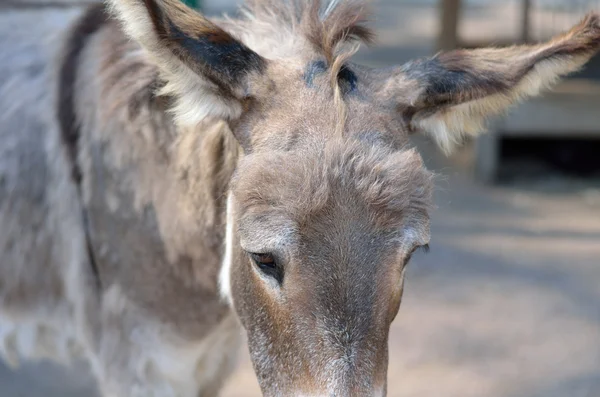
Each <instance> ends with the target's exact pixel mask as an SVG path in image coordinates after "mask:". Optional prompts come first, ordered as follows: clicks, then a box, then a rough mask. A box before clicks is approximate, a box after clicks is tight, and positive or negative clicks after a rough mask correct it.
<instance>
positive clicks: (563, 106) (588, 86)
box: [438, 0, 600, 183]
mask: <svg viewBox="0 0 600 397" xmlns="http://www.w3.org/2000/svg"><path fill="white" fill-rule="evenodd" d="M439 1H440V3H439V4H440V35H439V38H438V48H439V49H440V50H450V49H454V48H457V47H461V48H478V47H482V46H486V45H490V44H492V43H486V42H465V41H462V40H461V38H460V24H461V15H462V14H463V12H464V7H465V1H463V0H439ZM518 1H519V3H520V4H516V5H517V6H518V11H519V14H520V15H519V26H518V29H519V32H518V33H519V34H518V35H517V36H516V37H518V41H520V42H522V43H529V42H532V41H533V37H534V35H533V33H534V29H535V26H534V23H533V22H534V21H533V17H534V15H535V14H536V12H541V10H540V9H541V8H542V7H541V5H540V3H541V2H539V1H533V0H518ZM553 6H554V7H559V8H557V9H558V10H560V13H561V15H564V14H565V13H566V14H569V13H570V14H572V16H573V18H571V21H569V22H567V24H569V25H570V24H573V23H574V21H575V20H577V19H579V18H581V17H582V16H583V15H584V13H585V12H586V11H587V10H593V9H595V10H597V11H598V10H600V1H598V0H579V1H574V0H562V4H561V1H555V2H553ZM547 7H548V6H547ZM543 11H544V12H548V11H547V10H546V9H544V10H543ZM550 12H552V10H550ZM552 20H553V21H554V18H552ZM563 23H564V21H563ZM569 27H570V26H561V25H559V26H544V29H543V31H544V34H542V35H541V36H540V35H538V37H539V38H542V39H547V38H549V36H551V35H553V34H557V33H559V32H561V31H564V30H565V29H567V28H569ZM540 30H541V29H540ZM493 44H494V45H504V44H506V45H508V44H514V42H513V43H498V42H495V43H493ZM598 109H600V57H596V58H595V59H593V60H592V62H591V63H590V65H589V66H588V68H587V70H586V71H584V72H583V73H579V74H578V75H575V76H573V77H571V78H568V79H566V80H565V81H563V82H562V83H561V84H559V86H558V87H557V88H556V89H555V90H553V91H552V92H550V93H548V94H546V95H544V96H543V97H541V98H535V99H533V100H529V101H527V102H526V103H524V104H522V105H520V106H518V107H516V108H514V109H513V110H512V111H510V112H509V114H508V115H507V116H505V117H503V118H501V119H499V120H497V121H496V122H495V123H494V124H493V125H492V126H491V130H490V131H489V133H487V134H484V135H482V136H481V137H479V138H478V140H477V142H476V149H475V150H476V152H475V165H474V166H475V174H476V177H477V179H478V180H480V181H481V182H484V183H489V182H493V181H494V180H495V178H496V176H497V171H498V167H499V165H500V164H499V162H500V161H501V142H502V138H505V137H563V138H567V137H568V138H571V137H572V138H577V137H583V138H590V137H595V138H599V139H600V112H598Z"/></svg>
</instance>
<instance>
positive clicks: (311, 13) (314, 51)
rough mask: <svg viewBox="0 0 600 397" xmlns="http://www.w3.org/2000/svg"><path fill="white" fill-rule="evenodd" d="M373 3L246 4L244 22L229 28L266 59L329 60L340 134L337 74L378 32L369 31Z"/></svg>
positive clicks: (264, 0) (284, 0)
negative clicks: (362, 45) (367, 24)
mask: <svg viewBox="0 0 600 397" xmlns="http://www.w3.org/2000/svg"><path fill="white" fill-rule="evenodd" d="M369 5H370V1H369V0H246V3H245V6H243V7H242V8H241V10H240V11H241V18H240V19H235V20H233V19H230V18H226V19H225V20H224V21H222V25H223V27H224V28H225V29H227V30H228V31H230V32H231V33H232V34H234V35H236V36H238V37H239V38H240V39H241V40H242V41H244V43H245V44H246V45H248V46H249V47H250V48H252V49H253V50H254V51H256V52H257V53H259V54H260V55H262V56H263V57H265V58H268V59H286V60H294V59H296V60H300V61H308V60H315V59H319V58H321V59H323V58H324V60H325V61H326V63H327V66H328V70H329V75H330V81H331V87H332V89H333V93H334V101H335V102H336V107H337V109H338V120H339V122H338V123H337V127H336V129H337V130H338V132H339V133H340V134H341V133H342V130H343V127H344V124H345V122H344V120H345V118H346V107H345V104H344V102H343V99H342V94H341V88H340V86H339V84H338V82H339V78H338V75H339V73H340V71H341V70H342V68H343V66H344V63H345V62H346V60H348V59H349V58H350V57H351V56H352V55H353V54H354V53H355V52H356V50H357V49H358V47H359V45H360V44H361V43H366V44H370V43H372V42H373V40H374V38H375V34H374V32H373V31H372V30H371V29H370V28H369V27H368V26H366V23H367V22H368V20H369V17H370V15H371V11H370V7H369Z"/></svg>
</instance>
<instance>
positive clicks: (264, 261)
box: [250, 253, 283, 284]
mask: <svg viewBox="0 0 600 397" xmlns="http://www.w3.org/2000/svg"><path fill="white" fill-rule="evenodd" d="M250 257H251V258H252V260H253V261H254V263H256V266H257V267H258V268H259V269H260V271H261V272H262V273H263V274H265V275H267V276H270V277H273V278H274V279H275V280H277V282H279V283H280V284H281V282H282V281H283V270H282V269H281V267H280V266H278V265H277V261H276V260H275V258H274V257H273V255H272V254H254V253H250Z"/></svg>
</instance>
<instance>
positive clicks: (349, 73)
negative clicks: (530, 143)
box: [112, 0, 600, 396]
mask: <svg viewBox="0 0 600 397" xmlns="http://www.w3.org/2000/svg"><path fill="white" fill-rule="evenodd" d="M112 3H113V5H114V6H115V10H116V12H117V15H119V16H120V18H121V19H122V20H123V21H124V26H125V28H126V30H127V31H128V33H129V34H130V35H131V36H132V37H133V38H135V39H136V40H138V41H139V42H140V43H141V45H142V46H143V47H144V48H145V49H146V50H147V51H148V53H149V54H150V55H151V56H152V58H153V60H154V62H155V63H156V64H157V65H158V67H159V68H160V70H161V71H162V76H163V78H164V80H165V82H166V85H165V87H164V88H163V93H164V94H168V95H170V96H172V97H173V98H174V99H175V101H176V104H175V106H174V109H173V112H174V114H175V117H176V120H177V122H178V123H180V124H195V123H198V122H200V121H202V120H205V119H207V118H222V119H226V120H228V121H229V125H230V128H231V131H232V132H233V134H234V136H235V137H236V139H237V140H238V142H239V144H240V145H241V147H242V148H243V155H242V158H241V159H240V161H239V163H238V166H237V171H236V174H235V176H234V178H233V180H232V181H231V186H230V194H229V199H228V208H227V247H226V252H225V258H224V265H223V270H222V275H221V287H222V291H223V293H224V294H225V295H226V297H227V298H228V299H229V300H230V302H231V303H232V305H233V307H234V308H235V310H236V312H237V314H238V315H239V318H240V319H241V322H242V324H243V325H244V327H245V329H246V331H247V334H248V338H249V346H250V351H251V354H252V359H253V363H254V367H255V369H256V372H257V374H258V377H259V381H260V384H261V387H262V389H263V391H264V392H265V394H268V395H344V396H345V395H353V396H366V395H382V394H385V390H386V370H387V362H388V351H387V339H388V330H389V327H390V323H391V322H392V320H393V319H394V317H395V316H396V313H397V312H398V308H399V305H400V300H401V296H402V289H403V280H404V271H405V267H406V264H407V262H408V261H409V259H410V256H411V254H412V253H413V252H414V251H415V250H416V249H418V248H419V247H424V246H426V245H427V244H428V242H429V216H428V208H429V206H430V204H431V191H432V176H431V174H430V173H429V172H428V171H427V170H426V169H425V168H424V166H423V164H422V162H421V159H420V156H419V155H418V154H417V153H416V152H415V151H414V150H413V149H411V148H409V142H408V141H409V135H410V134H411V133H413V132H419V131H424V132H427V133H429V134H430V135H431V136H432V137H433V139H434V140H436V141H437V142H438V143H439V145H440V146H441V147H442V149H443V150H445V151H449V150H450V149H451V148H452V146H453V144H455V143H456V142H459V141H460V139H461V137H462V136H463V135H464V134H476V133H478V132H479V131H480V130H481V129H482V124H483V121H484V119H485V118H486V117H488V116H490V115H493V114H494V113H498V112H500V111H502V110H504V109H506V108H507V107H508V106H509V105H511V104H512V103H514V102H516V101H517V100H519V99H520V98H522V97H526V96H530V95H534V94H537V93H538V92H539V91H540V89H541V88H543V87H545V86H548V85H549V84H551V83H553V82H555V81H556V79H557V78H558V77H559V76H561V75H564V74H566V73H568V72H571V71H574V70H576V69H578V68H579V67H580V66H581V65H583V64H584V63H585V62H586V61H587V60H588V59H589V58H590V57H591V56H592V55H593V54H594V53H595V52H596V50H597V49H598V48H599V47H600V41H599V39H600V22H599V17H598V16H597V15H590V16H588V17H587V18H586V19H585V20H584V21H583V22H582V23H581V24H580V25H578V26H576V27H575V28H574V29H573V30H571V31H570V32H569V33H567V34H565V35H562V36H560V37H558V38H556V39H555V40H553V41H551V42H549V43H547V44H542V45H537V46H521V47H513V48H508V49H482V50H474V51H451V52H448V53H442V54H439V55H437V56H435V57H433V58H430V59H424V60H419V61H415V62H411V63H409V64H407V65H404V66H401V67H397V68H392V69H388V70H371V69H367V68H364V67H360V66H357V65H355V64H352V63H350V62H348V58H349V56H348V55H349V54H351V52H352V45H353V43H355V42H358V41H361V40H362V41H366V40H369V39H370V38H371V33H370V31H369V30H368V29H367V28H365V27H364V25H363V23H364V21H365V12H364V7H363V4H362V3H361V2H360V1H350V0H348V1H337V0H333V1H331V2H330V3H329V4H323V5H322V4H321V2H320V1H318V0H312V1H309V0H306V1H300V0H298V1H294V0H287V1H286V0H280V1H277V0H255V1H254V2H253V3H252V4H251V5H250V6H249V9H248V10H246V12H245V14H244V15H245V17H244V19H242V20H239V21H231V20H226V21H222V22H221V23H220V24H219V26H217V25H216V24H214V23H213V22H210V21H208V20H207V19H206V18H204V17H203V16H201V15H199V14H198V13H196V12H195V11H192V10H190V9H188V8H186V7H185V6H183V5H182V4H180V3H179V0H112Z"/></svg>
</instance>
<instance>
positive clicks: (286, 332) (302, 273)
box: [231, 139, 432, 396]
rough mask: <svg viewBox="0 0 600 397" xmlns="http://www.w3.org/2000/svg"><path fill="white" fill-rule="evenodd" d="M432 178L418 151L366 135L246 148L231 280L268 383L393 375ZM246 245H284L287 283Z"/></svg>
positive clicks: (275, 390)
mask: <svg viewBox="0 0 600 397" xmlns="http://www.w3.org/2000/svg"><path fill="white" fill-rule="evenodd" d="M291 164H293V166H291ZM431 182H432V178H431V174H430V173H429V172H428V171H426V170H425V169H424V168H423V167H422V163H421V159H420V157H419V156H418V155H417V154H416V152H414V151H412V150H399V151H393V150H389V149H388V148H386V147H385V146H379V145H372V144H370V143H368V142H361V141H358V140H355V139H349V140H347V141H343V142H339V141H331V142H326V143H324V144H323V146H322V147H320V148H316V147H311V148H297V150H295V151H294V153H289V152H287V153H286V152H280V153H277V152H274V153H273V152H271V153H268V154H267V153H257V154H253V155H250V156H247V157H246V158H245V159H244V160H242V162H241V163H240V165H239V173H238V176H237V177H236V178H234V181H233V185H232V193H233V197H234V202H235V213H236V219H237V225H238V231H239V234H238V238H239V242H240V245H241V247H242V248H243V251H245V252H242V251H240V252H238V256H237V260H236V261H235V262H234V264H233V267H232V269H231V271H232V273H231V274H232V292H233V301H234V303H235V307H236V309H237V311H238V314H239V315H240V318H241V320H242V323H243V324H244V325H245V327H246V329H247V332H248V335H249V338H250V349H251V352H252V354H253V357H254V363H255V367H256V370H257V372H258V374H259V379H260V380H261V385H262V387H263V391H264V392H265V393H266V395H294V393H304V394H306V395H330V394H331V393H334V392H335V393H339V394H340V395H352V396H360V395H373V394H374V393H377V391H378V390H382V389H383V388H384V387H385V375H386V363H387V332H388V327H389V324H390V323H391V321H392V320H393V318H394V316H395V314H396V312H397V310H398V306H399V301H400V297H401V293H402V281H403V271H404V269H403V265H404V263H405V261H404V259H405V258H406V257H407V256H408V255H409V253H410V252H411V251H412V250H413V249H414V248H415V247H416V246H419V245H423V244H426V243H427V242H428V239H429V237H428V226H429V220H428V219H429V218H428V208H429V205H430V203H431V191H432V183H431ZM247 252H250V253H253V252H269V253H273V254H274V255H275V256H276V258H277V260H278V261H280V265H281V266H283V268H284V275H283V281H282V283H281V285H278V284H277V283H276V282H273V281H274V280H269V279H268V277H265V276H263V275H261V274H260V270H258V269H257V268H256V264H254V263H252V261H251V260H250V258H249V257H248V255H247ZM358 280H360V282H359V281H358ZM257 302H260V305H259V306H260V308H259V307H258V306H257V305H256V303H257Z"/></svg>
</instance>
